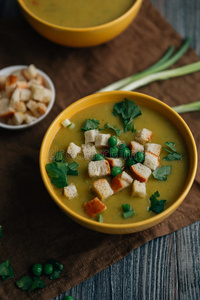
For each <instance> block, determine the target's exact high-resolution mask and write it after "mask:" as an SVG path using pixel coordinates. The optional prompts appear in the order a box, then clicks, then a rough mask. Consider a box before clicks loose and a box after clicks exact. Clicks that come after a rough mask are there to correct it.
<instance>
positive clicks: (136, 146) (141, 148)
mask: <svg viewBox="0 0 200 300" xmlns="http://www.w3.org/2000/svg"><path fill="white" fill-rule="evenodd" d="M130 149H131V155H132V156H134V155H135V153H137V152H138V151H141V152H144V145H141V144H140V143H138V142H136V141H131V142H130Z"/></svg>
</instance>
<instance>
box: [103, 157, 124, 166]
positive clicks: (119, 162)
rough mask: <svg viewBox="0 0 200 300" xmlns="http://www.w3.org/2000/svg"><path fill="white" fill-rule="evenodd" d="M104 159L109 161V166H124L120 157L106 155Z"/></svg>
mask: <svg viewBox="0 0 200 300" xmlns="http://www.w3.org/2000/svg"><path fill="white" fill-rule="evenodd" d="M106 159H107V161H108V162H109V164H110V166H111V168H113V167H120V168H124V166H125V160H124V159H123V158H121V157H120V158H110V157H106Z"/></svg>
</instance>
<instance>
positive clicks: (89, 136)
mask: <svg viewBox="0 0 200 300" xmlns="http://www.w3.org/2000/svg"><path fill="white" fill-rule="evenodd" d="M97 134H99V130H98V129H92V130H87V131H85V132H84V136H85V144H88V143H94V142H95V137H96V135H97Z"/></svg>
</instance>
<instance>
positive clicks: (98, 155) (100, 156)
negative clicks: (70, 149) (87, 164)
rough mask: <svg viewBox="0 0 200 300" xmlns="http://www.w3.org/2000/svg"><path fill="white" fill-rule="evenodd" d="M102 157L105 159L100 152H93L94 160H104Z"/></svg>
mask: <svg viewBox="0 0 200 300" xmlns="http://www.w3.org/2000/svg"><path fill="white" fill-rule="evenodd" d="M104 159H105V157H104V156H103V155H102V154H100V153H97V154H95V156H94V157H93V160H94V161H97V160H104Z"/></svg>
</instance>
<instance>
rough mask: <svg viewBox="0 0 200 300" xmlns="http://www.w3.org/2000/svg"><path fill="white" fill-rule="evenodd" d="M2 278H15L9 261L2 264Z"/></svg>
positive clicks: (0, 274)
mask: <svg viewBox="0 0 200 300" xmlns="http://www.w3.org/2000/svg"><path fill="white" fill-rule="evenodd" d="M0 276H1V278H2V279H3V280H7V279H10V278H13V277H14V272H13V268H12V267H11V265H10V261H9V260H8V259H7V260H6V261H4V262H2V263H1V264H0Z"/></svg>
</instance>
